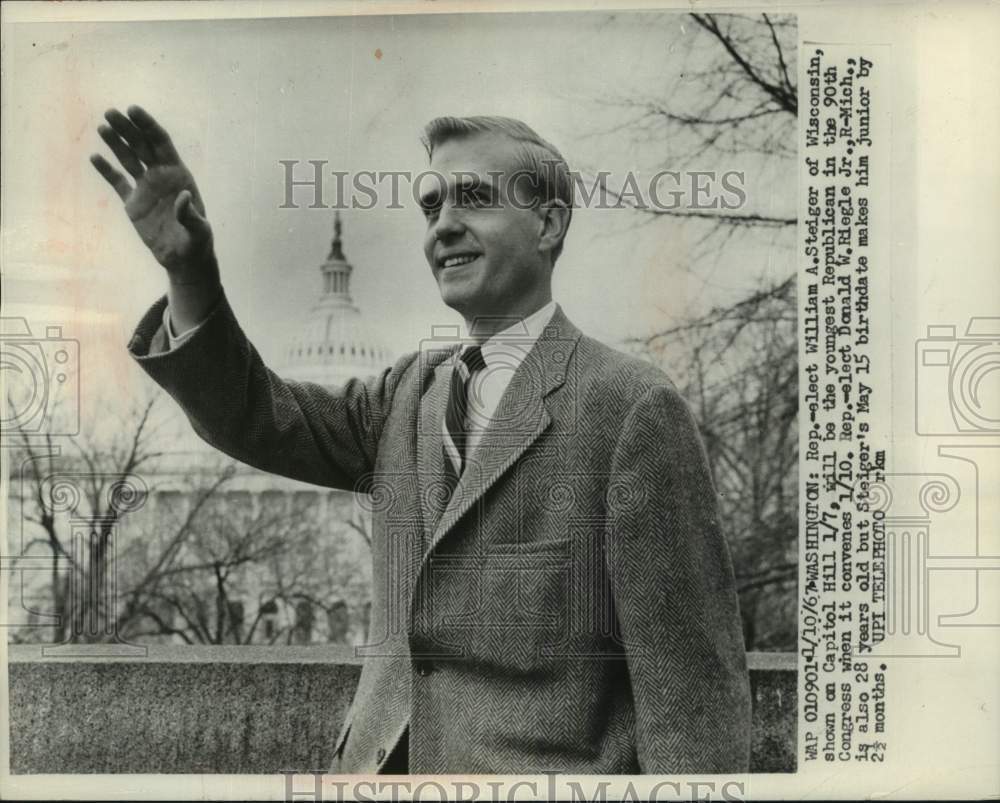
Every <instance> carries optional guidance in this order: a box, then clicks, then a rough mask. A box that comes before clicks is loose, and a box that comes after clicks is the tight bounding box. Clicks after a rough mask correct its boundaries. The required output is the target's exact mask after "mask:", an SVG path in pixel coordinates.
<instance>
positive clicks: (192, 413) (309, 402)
mask: <svg viewBox="0 0 1000 803" xmlns="http://www.w3.org/2000/svg"><path fill="white" fill-rule="evenodd" d="M166 303H167V300H166V298H161V299H160V300H159V301H158V302H157V303H156V304H154V305H153V307H152V308H151V309H150V310H149V311H148V312H147V313H146V315H145V316H144V317H143V319H142V320H141V321H140V323H139V326H138V327H137V329H136V332H135V334H134V335H133V336H132V340H131V341H130V342H129V346H128V349H129V352H130V353H131V355H132V356H133V357H134V358H135V360H136V361H137V362H138V363H139V365H140V366H141V367H142V368H143V369H144V370H145V371H146V373H147V374H149V376H150V377H152V378H153V380H154V381H155V382H157V384H159V385H160V386H161V387H162V388H163V389H164V390H165V391H166V392H167V393H168V394H170V395H171V396H172V397H173V398H174V399H175V400H176V401H177V402H178V403H179V404H180V406H181V408H182V409H183V411H184V413H185V415H187V417H188V419H189V420H190V422H191V424H192V426H193V427H194V430H195V432H196V433H197V434H198V435H199V436H200V437H201V438H202V439H203V440H205V441H206V442H207V443H209V444H210V445H212V446H214V447H215V448H217V449H219V450H220V451H222V452H224V453H226V454H228V455H229V456H231V457H234V458H236V459H237V460H240V461H242V462H244V463H247V464H249V465H251V466H255V467H256V468H259V469H262V470H264V471H268V472H272V473H275V474H282V475H284V476H286V477H291V478H293V479H297V480H303V481H305V482H310V483H314V484H316V485H325V486H329V487H333V488H343V489H347V490H364V488H363V485H364V480H365V478H366V477H367V476H369V475H370V473H371V472H372V471H373V469H374V466H375V458H376V454H377V449H378V442H379V438H380V436H381V432H382V426H383V423H384V421H385V418H386V417H387V415H388V412H389V408H390V406H391V404H392V397H393V393H394V391H395V388H396V387H397V385H398V382H399V379H400V376H401V375H402V374H403V373H404V372H405V370H406V367H407V366H408V365H409V364H410V363H411V362H412V361H413V357H414V355H412V354H411V355H408V356H406V357H403V358H401V359H400V360H399V361H398V362H397V363H396V365H395V366H393V367H392V368H387V369H386V370H384V371H383V372H382V373H381V374H379V375H378V376H375V377H372V378H371V379H369V380H367V381H360V380H357V379H352V380H350V381H348V382H347V383H346V384H345V385H344V386H342V387H340V388H337V389H334V390H330V389H327V388H324V387H322V386H320V385H316V384H312V383H308V382H289V381H284V380H282V379H281V378H279V377H278V376H276V375H275V374H274V373H273V372H272V371H270V370H269V369H268V368H267V367H266V366H265V365H264V363H263V361H262V360H261V358H260V356H259V355H258V353H257V350H256V349H255V348H254V347H253V345H252V344H251V343H250V341H249V340H248V339H247V337H246V335H245V334H244V333H243V330H242V329H241V328H240V326H239V324H238V323H237V321H236V318H235V316H234V315H233V311H232V309H231V307H230V306H229V303H228V301H227V299H226V298H225V296H223V297H222V298H221V299H220V301H219V303H218V304H217V306H216V307H215V308H214V309H213V311H212V312H211V314H210V315H209V316H208V318H206V319H205V321H204V322H202V324H200V325H199V327H198V329H197V330H196V331H195V332H193V333H192V334H191V335H190V337H188V338H186V339H185V340H184V341H183V342H181V343H179V344H178V345H176V346H175V347H174V348H173V349H170V347H169V342H168V340H167V333H166V332H165V331H164V327H163V310H164V308H165V306H166Z"/></svg>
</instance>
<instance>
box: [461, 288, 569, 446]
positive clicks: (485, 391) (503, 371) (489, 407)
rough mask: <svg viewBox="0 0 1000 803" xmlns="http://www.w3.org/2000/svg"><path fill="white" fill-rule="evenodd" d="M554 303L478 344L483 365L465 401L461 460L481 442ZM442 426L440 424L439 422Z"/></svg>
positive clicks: (539, 335) (473, 378)
mask: <svg viewBox="0 0 1000 803" xmlns="http://www.w3.org/2000/svg"><path fill="white" fill-rule="evenodd" d="M555 311H556V302H555V301H550V302H549V303H548V304H546V305H545V306H544V307H542V308H541V309H539V310H536V311H535V312H533V313H531V315H529V316H528V317H527V318H524V319H522V320H520V321H518V322H517V323H515V324H514V325H513V326H509V327H507V328H506V329H504V330H503V331H501V332H497V333H496V334H495V335H493V336H491V337H490V338H488V339H487V340H485V341H484V342H483V343H482V346H481V348H482V352H483V362H485V363H486V367H485V368H484V369H482V370H481V371H477V372H476V374H475V375H474V376H473V377H472V381H471V382H469V390H468V394H469V399H468V405H467V407H466V416H465V426H466V430H467V431H468V433H469V436H468V438H467V439H466V442H465V457H466V458H468V457H469V456H470V455H472V454H473V453H474V452H475V450H476V447H477V446H478V445H479V442H480V441H481V440H482V438H483V432H485V430H486V427H487V426H489V423H490V422H491V421H492V420H493V415H494V413H496V410H497V406H498V405H499V404H500V399H501V398H502V397H503V394H504V391H505V390H507V386H508V385H509V384H510V380H511V379H513V377H514V372H515V371H516V370H517V369H518V367H519V366H520V365H521V363H522V362H524V359H525V358H526V357H527V356H528V354H529V352H530V351H531V349H532V348H533V347H534V345H535V343H536V341H537V340H538V338H539V337H541V334H542V332H543V331H545V327H546V326H547V325H548V323H549V321H551V320H552V316H553V314H554V313H555ZM471 347H472V344H470V343H467V344H465V345H464V346H462V348H461V349H460V350H459V352H458V353H457V354H456V355H455V358H454V359H455V360H458V356H459V355H460V354H461V353H463V352H464V351H465V350H466V349H468V348H471ZM441 425H442V426H444V422H443V421H442V422H441Z"/></svg>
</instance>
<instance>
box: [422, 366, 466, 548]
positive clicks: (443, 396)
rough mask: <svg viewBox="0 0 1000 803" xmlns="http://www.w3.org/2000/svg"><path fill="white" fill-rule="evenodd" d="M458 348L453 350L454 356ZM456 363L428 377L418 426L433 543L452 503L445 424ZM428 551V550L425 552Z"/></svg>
mask: <svg viewBox="0 0 1000 803" xmlns="http://www.w3.org/2000/svg"><path fill="white" fill-rule="evenodd" d="M457 352H458V347H455V348H454V349H453V350H452V355H451V356H454V354H455V353H457ZM453 368H454V361H453V359H451V357H449V358H446V359H445V360H444V361H443V362H441V363H439V364H438V365H437V366H435V368H434V370H433V371H432V372H430V373H429V374H427V375H426V378H425V381H426V382H427V383H428V384H429V387H427V388H426V390H425V391H424V393H423V395H422V397H421V402H420V413H419V415H420V420H419V422H418V423H417V468H418V470H419V472H420V476H419V478H418V479H419V486H420V510H421V514H422V516H423V522H424V533H425V538H426V539H427V540H430V538H431V536H432V535H433V533H434V530H435V528H436V527H437V523H438V520H439V519H440V518H441V513H442V512H443V511H444V508H445V505H446V504H447V502H448V493H449V491H448V486H447V484H446V482H445V473H444V437H443V435H442V430H441V423H442V422H443V421H444V412H445V407H446V406H447V405H448V393H449V392H450V388H451V374H452V370H453ZM424 551H425V552H426V550H424Z"/></svg>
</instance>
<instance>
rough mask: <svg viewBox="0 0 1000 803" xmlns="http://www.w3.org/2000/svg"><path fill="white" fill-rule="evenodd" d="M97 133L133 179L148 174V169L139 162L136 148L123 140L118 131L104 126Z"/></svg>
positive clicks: (98, 128) (99, 127)
mask: <svg viewBox="0 0 1000 803" xmlns="http://www.w3.org/2000/svg"><path fill="white" fill-rule="evenodd" d="M97 133H98V134H100V135H101V139H103V140H104V142H105V144H106V145H107V146H108V147H109V148H110V149H111V152H112V153H113V154H114V155H115V156H116V157H117V159H118V161H119V163H121V166H122V167H124V168H125V170H126V171H127V172H128V174H129V175H130V176H132V178H139V177H140V176H141V175H142V174H143V173H145V172H146V168H145V167H144V166H143V164H142V162H140V161H139V157H138V156H137V154H136V152H135V149H134V147H133V146H131V144H130V143H128V142H126V141H125V140H124V139H122V137H120V136H119V135H118V133H117V130H116V129H114V128H112V127H111V126H109V125H102V126H98V127H97Z"/></svg>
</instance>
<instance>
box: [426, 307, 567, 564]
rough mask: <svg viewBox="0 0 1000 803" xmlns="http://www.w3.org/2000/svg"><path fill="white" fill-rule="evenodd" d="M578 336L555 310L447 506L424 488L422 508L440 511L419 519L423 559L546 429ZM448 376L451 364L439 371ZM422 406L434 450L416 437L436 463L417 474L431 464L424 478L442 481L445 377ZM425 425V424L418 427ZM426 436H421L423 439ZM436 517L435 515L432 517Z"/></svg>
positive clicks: (508, 391)
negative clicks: (425, 538)
mask: <svg viewBox="0 0 1000 803" xmlns="http://www.w3.org/2000/svg"><path fill="white" fill-rule="evenodd" d="M579 337H580V331H579V330H578V329H577V328H576V327H575V326H574V325H573V324H572V323H570V321H569V320H568V319H567V318H566V316H565V313H563V311H562V308H561V307H559V306H557V307H556V311H555V313H554V314H553V316H552V320H551V321H550V322H549V324H548V325H547V326H546V327H545V331H544V332H543V333H542V335H541V337H540V338H539V339H538V341H537V342H536V343H535V345H534V347H533V348H532V349H531V351H530V352H528V355H527V357H525V359H524V362H522V363H521V365H520V366H519V367H518V369H517V370H516V371H515V372H514V376H513V377H512V378H511V382H510V384H509V385H508V386H507V389H506V391H505V392H504V395H503V397H502V398H501V399H500V404H499V405H498V407H497V410H496V412H495V413H494V415H493V418H492V420H491V422H490V424H489V426H488V427H487V429H486V431H485V432H484V433H483V437H482V440H481V441H480V443H479V446H478V448H477V449H476V451H475V452H474V453H473V454H472V455H471V456H470V460H469V462H468V464H467V466H466V469H465V471H464V472H463V473H462V477H461V479H460V480H459V482H458V485H457V486H456V488H455V491H454V493H453V494H452V496H451V498H450V500H447V504H446V505H445V504H443V500H440V501H439V500H438V496H440V495H438V494H434V495H433V496H434V500H433V501H432V500H428V497H429V496H432V494H429V493H428V492H427V488H425V492H424V494H422V496H423V497H424V499H425V502H424V504H425V505H426V506H427V507H428V508H430V507H432V506H433V505H435V504H442V505H443V512H440V513H438V515H437V516H435V517H434V518H428V517H426V514H425V522H426V523H428V524H429V525H430V532H431V533H432V535H431V540H430V543H429V544H428V546H427V549H426V550H425V552H424V554H425V555H426V554H427V553H429V552H430V551H431V550H432V549H434V547H435V546H436V545H437V544H438V542H439V541H440V540H441V539H442V538H443V537H444V536H445V535H446V534H447V533H448V531H449V530H450V529H451V528H452V527H454V525H455V524H456V523H457V522H458V520H459V519H460V518H461V517H462V516H464V515H465V513H466V512H468V510H469V509H470V508H471V507H472V506H473V505H475V504H476V502H477V501H478V500H479V499H480V498H481V497H482V496H483V494H485V493H486V492H487V491H488V490H489V489H490V488H491V487H492V486H493V484H494V483H496V481H497V480H498V479H499V478H500V477H501V476H502V475H503V474H504V473H505V472H506V471H507V469H509V468H510V467H511V466H512V465H513V464H514V463H515V462H516V461H517V459H518V458H519V457H520V456H521V455H522V454H523V453H524V452H525V450H526V449H527V448H528V447H529V446H531V444H532V443H534V442H535V440H536V439H537V438H538V437H539V435H541V434H542V433H543V432H544V431H545V429H546V428H547V427H548V426H549V424H550V423H551V417H550V415H549V412H548V410H547V409H546V406H545V397H546V396H548V395H549V394H550V393H551V392H552V391H554V390H555V389H556V388H558V387H560V386H561V385H562V384H563V383H564V382H565V381H566V373H567V370H568V364H569V361H570V358H571V356H572V352H573V349H574V348H575V347H576V343H577V340H578V339H579ZM441 368H442V369H444V370H446V371H450V368H451V362H450V361H449V362H447V363H446V364H445V365H443V366H441ZM439 370H440V369H439ZM438 379H439V380H441V379H444V380H445V381H437V382H435V385H436V386H438V387H439V389H437V390H435V389H434V388H432V389H431V390H430V391H429V392H428V394H427V397H426V399H425V404H423V405H421V406H422V408H423V409H422V411H421V414H422V416H423V414H424V413H425V412H426V415H427V416H428V417H429V418H430V422H428V423H430V424H431V425H433V422H435V421H436V422H437V424H436V427H437V430H436V431H437V440H436V448H435V445H434V444H432V441H433V438H428V437H426V436H422V438H421V439H422V441H423V440H426V441H427V443H425V444H423V446H424V448H425V451H427V452H433V453H434V454H435V455H436V457H433V456H432V455H431V454H427V455H425V456H424V457H422V459H421V466H420V468H421V472H422V473H423V472H424V471H425V468H426V469H428V470H435V468H434V464H432V460H436V461H437V462H436V472H437V475H435V474H433V473H429V474H425V475H424V477H428V478H431V479H432V480H433V478H434V477H435V476H439V475H443V470H444V466H443V460H444V457H443V454H442V452H441V433H440V430H441V421H442V420H443V418H444V409H445V405H446V404H447V398H448V396H447V390H448V385H449V383H450V373H449V374H448V375H447V376H446V377H440V376H439V377H438ZM421 423H425V422H423V421H422V422H421ZM427 432H429V430H424V433H427ZM435 512H436V511H435Z"/></svg>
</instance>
